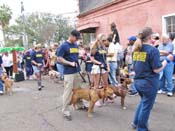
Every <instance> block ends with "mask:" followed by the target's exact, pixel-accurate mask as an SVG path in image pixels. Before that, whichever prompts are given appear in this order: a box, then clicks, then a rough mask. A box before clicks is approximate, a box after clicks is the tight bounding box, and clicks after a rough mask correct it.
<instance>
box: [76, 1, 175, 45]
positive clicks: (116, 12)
mask: <svg viewBox="0 0 175 131" xmlns="http://www.w3.org/2000/svg"><path fill="white" fill-rule="evenodd" d="M79 9H80V13H79V16H78V25H77V28H78V30H79V31H81V32H82V33H88V34H89V36H90V39H91V40H94V38H95V35H97V34H99V33H104V34H106V35H108V34H109V33H110V23H112V22H115V23H116V25H117V29H118V31H119V35H120V39H121V43H122V44H124V45H125V44H126V43H127V38H128V37H129V36H131V35H136V34H137V33H138V31H139V29H141V28H143V27H145V26H150V27H152V28H153V30H154V31H155V32H158V33H160V34H162V33H164V34H168V33H170V32H175V0H79Z"/></svg>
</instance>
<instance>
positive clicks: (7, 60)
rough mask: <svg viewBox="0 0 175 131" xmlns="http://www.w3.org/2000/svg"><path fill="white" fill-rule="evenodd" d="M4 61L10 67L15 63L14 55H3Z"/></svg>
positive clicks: (5, 65)
mask: <svg viewBox="0 0 175 131" xmlns="http://www.w3.org/2000/svg"><path fill="white" fill-rule="evenodd" d="M2 62H3V65H4V67H10V66H12V65H13V59H12V55H11V54H9V55H8V56H6V55H3V56H2Z"/></svg>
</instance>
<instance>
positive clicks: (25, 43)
mask: <svg viewBox="0 0 175 131" xmlns="http://www.w3.org/2000/svg"><path fill="white" fill-rule="evenodd" d="M21 15H22V21H23V32H22V40H23V46H24V47H25V48H27V47H28V39H27V34H26V31H25V24H26V21H25V15H24V5H23V2H22V1H21Z"/></svg>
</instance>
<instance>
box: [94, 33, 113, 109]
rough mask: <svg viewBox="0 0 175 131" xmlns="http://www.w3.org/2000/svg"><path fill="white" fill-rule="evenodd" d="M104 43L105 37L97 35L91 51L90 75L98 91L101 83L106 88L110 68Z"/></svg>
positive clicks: (99, 104)
mask: <svg viewBox="0 0 175 131" xmlns="http://www.w3.org/2000/svg"><path fill="white" fill-rule="evenodd" d="M106 41H107V39H106V36H105V35H104V34H99V35H98V36H97V40H96V42H95V43H94V45H93V46H92V49H91V61H92V62H93V66H92V70H91V75H92V76H93V78H94V87H93V88H94V89H98V88H99V86H100V84H101V83H102V87H104V88H106V87H107V86H108V72H109V71H110V68H109V64H108V62H107V51H106V47H105V44H106ZM101 79H102V81H101ZM96 105H97V106H99V107H100V106H101V103H100V101H97V102H96Z"/></svg>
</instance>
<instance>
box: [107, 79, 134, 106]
mask: <svg viewBox="0 0 175 131" xmlns="http://www.w3.org/2000/svg"><path fill="white" fill-rule="evenodd" d="M131 83H132V79H130V78H125V79H124V82H123V83H122V84H121V85H118V86H117V87H113V86H112V85H110V87H111V88H112V89H113V91H114V94H115V95H116V96H120V97H121V106H122V108H123V109H126V106H125V97H126V95H127V92H128V84H131Z"/></svg>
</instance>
